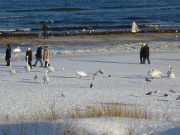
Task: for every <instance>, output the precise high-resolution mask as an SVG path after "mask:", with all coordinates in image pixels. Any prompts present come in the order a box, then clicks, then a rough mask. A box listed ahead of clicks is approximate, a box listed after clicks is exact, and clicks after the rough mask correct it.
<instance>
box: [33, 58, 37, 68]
mask: <svg viewBox="0 0 180 135" xmlns="http://www.w3.org/2000/svg"><path fill="white" fill-rule="evenodd" d="M37 63H38V59H36V62H35V63H34V65H33V66H34V67H35V66H36V65H37Z"/></svg>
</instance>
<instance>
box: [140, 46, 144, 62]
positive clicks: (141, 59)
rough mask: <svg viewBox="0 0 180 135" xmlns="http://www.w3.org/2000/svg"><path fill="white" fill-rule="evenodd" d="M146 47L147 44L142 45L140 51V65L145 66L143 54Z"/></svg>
mask: <svg viewBox="0 0 180 135" xmlns="http://www.w3.org/2000/svg"><path fill="white" fill-rule="evenodd" d="M144 46H145V44H142V45H141V50H140V64H143V57H144V54H143V52H144Z"/></svg>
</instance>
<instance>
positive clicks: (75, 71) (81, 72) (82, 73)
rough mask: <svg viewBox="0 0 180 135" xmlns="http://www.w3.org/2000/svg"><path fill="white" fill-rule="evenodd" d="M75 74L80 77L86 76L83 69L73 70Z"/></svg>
mask: <svg viewBox="0 0 180 135" xmlns="http://www.w3.org/2000/svg"><path fill="white" fill-rule="evenodd" d="M74 74H75V75H79V77H80V78H81V79H82V77H83V76H87V74H86V73H85V72H84V71H77V70H74Z"/></svg>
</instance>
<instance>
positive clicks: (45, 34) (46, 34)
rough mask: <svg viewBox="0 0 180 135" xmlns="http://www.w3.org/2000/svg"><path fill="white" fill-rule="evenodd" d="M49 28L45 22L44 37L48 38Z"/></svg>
mask: <svg viewBox="0 0 180 135" xmlns="http://www.w3.org/2000/svg"><path fill="white" fill-rule="evenodd" d="M47 29H48V27H47V25H46V23H44V24H43V31H44V39H45V38H46V37H47V38H48V33H47Z"/></svg>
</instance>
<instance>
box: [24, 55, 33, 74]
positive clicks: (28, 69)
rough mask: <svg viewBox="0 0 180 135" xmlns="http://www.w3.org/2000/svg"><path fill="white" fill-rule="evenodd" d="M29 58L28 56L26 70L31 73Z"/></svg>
mask: <svg viewBox="0 0 180 135" xmlns="http://www.w3.org/2000/svg"><path fill="white" fill-rule="evenodd" d="M28 57H29V56H27V61H26V66H25V67H24V68H25V69H26V72H30V71H31V67H30V66H29V64H28Z"/></svg>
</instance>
